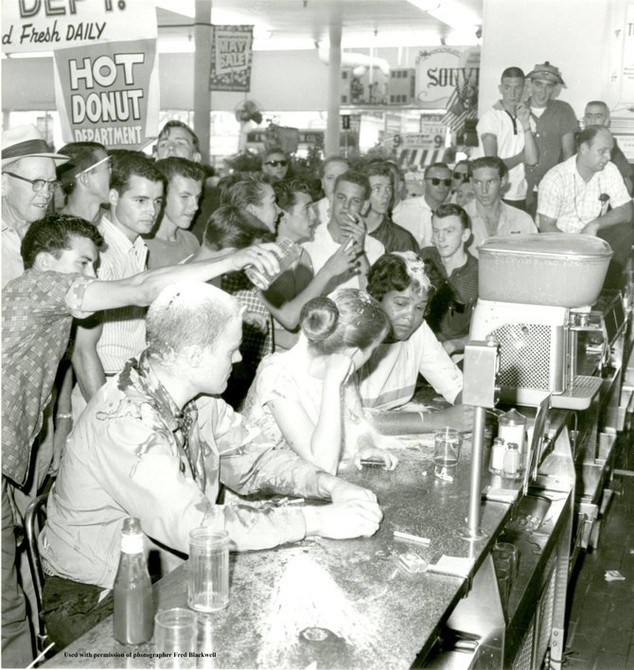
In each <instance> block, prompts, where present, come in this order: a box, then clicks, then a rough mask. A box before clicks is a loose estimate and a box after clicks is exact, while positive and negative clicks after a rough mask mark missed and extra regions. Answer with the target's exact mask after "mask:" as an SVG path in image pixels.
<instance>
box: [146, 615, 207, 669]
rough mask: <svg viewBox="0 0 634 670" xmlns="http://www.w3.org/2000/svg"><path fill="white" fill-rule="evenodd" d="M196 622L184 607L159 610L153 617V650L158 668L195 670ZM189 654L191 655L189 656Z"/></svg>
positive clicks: (195, 616)
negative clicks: (193, 669)
mask: <svg viewBox="0 0 634 670" xmlns="http://www.w3.org/2000/svg"><path fill="white" fill-rule="evenodd" d="M197 635H198V621H197V615H196V613H195V612H192V611H191V610H188V609H187V608H185V607H173V608H172V609H168V610H160V611H159V612H157V613H156V616H155V617H154V650H155V652H156V653H157V654H159V656H158V658H157V659H156V660H157V666H158V667H159V668H195V667H196V655H195V654H196V652H197V650H198V640H197ZM190 654H191V655H190Z"/></svg>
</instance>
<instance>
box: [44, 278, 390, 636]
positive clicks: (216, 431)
mask: <svg viewBox="0 0 634 670" xmlns="http://www.w3.org/2000/svg"><path fill="white" fill-rule="evenodd" d="M240 312H241V308H240V305H239V303H238V302H237V300H236V299H235V298H233V297H232V296H230V295H228V294H226V293H224V292H222V291H221V290H219V289H217V288H216V287H214V286H210V285H208V284H205V283H203V282H177V283H175V284H173V285H172V286H170V287H169V288H167V289H165V290H164V291H162V292H161V294H160V295H159V296H158V298H157V299H156V300H155V301H154V302H153V303H152V305H151V306H150V308H149V310H148V313H147V316H146V338H147V348H146V349H145V350H144V351H143V353H142V354H141V355H140V357H139V359H138V360H136V359H130V361H128V363H127V364H126V366H125V368H124V369H123V370H122V372H121V373H119V375H117V376H116V377H113V378H112V379H111V380H108V382H107V383H106V384H105V385H104V386H103V387H102V388H101V389H99V391H98V392H97V393H96V394H95V396H94V397H93V398H92V400H91V401H90V403H89V404H88V406H87V407H86V409H85V410H84V412H83V414H82V415H81V417H80V418H79V420H78V422H77V424H76V425H75V428H74V430H73V431H72V433H71V434H70V436H69V438H68V442H67V445H66V451H65V453H64V455H63V457H62V462H61V466H60V470H59V474H58V477H57V480H56V482H55V484H54V486H53V488H52V490H51V494H50V496H49V501H48V518H47V521H46V525H45V527H44V529H43V531H42V533H41V534H40V538H39V546H40V552H41V555H42V559H43V564H44V570H45V573H46V575H47V577H46V580H45V583H44V594H43V599H44V617H45V620H46V624H47V629H48V633H49V635H50V636H51V638H52V639H53V641H55V642H56V644H57V645H58V647H61V646H65V645H66V644H68V643H70V642H71V641H72V640H73V639H76V638H77V637H79V636H80V635H81V634H82V633H84V632H85V631H87V630H88V629H90V628H91V627H92V626H94V625H95V624H96V623H97V622H98V621H99V620H100V619H102V618H103V617H104V616H106V615H107V614H109V613H110V612H111V611H112V597H111V595H106V594H107V590H109V589H111V588H112V586H113V582H114V578H115V573H116V570H117V563H118V556H119V537H120V533H121V527H122V524H123V521H124V519H125V518H126V517H128V516H135V517H138V518H139V519H140V522H141V527H142V528H143V531H144V533H145V534H146V536H147V537H148V538H149V540H150V544H151V545H152V546H154V547H155V548H157V549H159V552H160V555H161V561H162V567H163V568H164V571H168V570H169V569H171V568H174V567H176V564H178V563H180V562H181V559H182V555H183V554H186V553H187V552H188V536H189V532H190V531H191V530H192V529H193V528H196V527H199V526H210V527H212V528H216V529H219V530H221V529H222V530H226V531H227V533H228V534H229V537H230V539H231V541H232V546H233V548H234V549H237V550H238V551H241V550H253V549H265V548H268V547H275V546H277V545H279V544H283V543H286V542H293V541H297V540H301V539H303V538H304V537H306V536H309V535H319V536H322V537H330V538H335V539H340V538H351V537H360V536H370V535H372V534H373V533H375V532H376V530H377V529H378V527H379V523H380V521H381V517H382V513H381V510H380V508H379V506H378V504H377V502H376V497H375V496H374V494H373V493H372V492H371V491H368V490H366V489H364V488H361V487H358V486H355V485H353V484H349V483H347V482H344V481H343V480H341V479H338V478H336V477H333V476H332V475H330V474H327V473H326V472H324V471H323V470H320V469H319V468H317V467H315V466H314V465H312V464H311V463H308V462H306V461H305V460H303V459H301V458H299V457H296V456H295V455H294V454H290V453H289V452H288V451H287V450H285V451H281V450H279V449H273V448H272V443H271V442H270V441H269V440H267V439H266V438H265V437H264V436H263V435H262V434H261V433H260V431H259V430H258V429H257V428H256V427H254V426H251V425H249V424H248V422H247V421H245V420H243V418H242V416H241V415H239V414H237V413H235V412H234V411H233V410H232V409H231V408H230V407H229V406H228V405H227V404H226V403H225V402H224V401H223V400H221V399H220V398H218V397H216V396H217V395H218V394H220V393H222V391H223V390H224V388H225V386H226V384H227V379H228V377H229V374H230V372H231V365H232V363H233V362H235V361H237V360H238V359H239V353H238V347H239V344H240V338H241V334H242V318H241V314H240ZM220 482H222V483H224V484H225V486H227V487H229V488H230V489H232V490H234V491H235V492H237V493H239V494H251V493H255V492H258V491H264V492H266V493H279V494H282V495H298V496H303V497H306V498H322V499H327V498H330V500H331V501H332V504H330V505H320V506H305V507H302V508H299V507H297V506H289V507H283V506H282V507H275V508H273V509H271V508H270V506H266V508H255V507H250V506H248V505H239V506H238V505H217V504H216V499H217V495H218V489H219V485H220ZM271 560H274V559H273V558H272V559H271ZM104 591H106V593H104Z"/></svg>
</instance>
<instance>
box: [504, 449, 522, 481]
mask: <svg viewBox="0 0 634 670" xmlns="http://www.w3.org/2000/svg"><path fill="white" fill-rule="evenodd" d="M519 468H520V451H519V446H518V444H517V443H516V442H509V443H508V444H507V445H506V451H505V452H504V476H505V477H516V476H517V474H518V472H519Z"/></svg>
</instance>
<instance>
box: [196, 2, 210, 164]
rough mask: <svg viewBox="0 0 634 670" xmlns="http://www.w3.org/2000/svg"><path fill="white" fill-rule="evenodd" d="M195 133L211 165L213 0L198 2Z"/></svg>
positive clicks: (203, 157) (201, 151)
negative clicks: (210, 89) (210, 87)
mask: <svg viewBox="0 0 634 670" xmlns="http://www.w3.org/2000/svg"><path fill="white" fill-rule="evenodd" d="M194 44H195V49H196V52H195V53H194V132H195V133H196V135H198V139H199V140H200V154H201V160H202V162H203V163H209V144H210V137H209V128H210V125H211V93H210V91H209V74H210V71H211V48H212V45H211V0H196V23H195V24H194Z"/></svg>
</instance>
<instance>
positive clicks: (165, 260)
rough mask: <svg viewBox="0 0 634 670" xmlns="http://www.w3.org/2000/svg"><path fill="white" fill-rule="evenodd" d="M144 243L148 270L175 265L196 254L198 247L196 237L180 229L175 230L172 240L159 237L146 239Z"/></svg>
mask: <svg viewBox="0 0 634 670" xmlns="http://www.w3.org/2000/svg"><path fill="white" fill-rule="evenodd" d="M144 241H145V246H146V247H147V249H148V257H147V267H148V270H154V268H164V267H167V266H168V265H177V264H178V263H180V262H181V261H182V260H183V259H185V258H187V257H188V256H191V255H192V254H193V253H196V251H198V249H199V247H200V243H199V242H198V240H197V239H196V236H195V235H194V234H193V233H190V232H189V230H182V229H181V228H177V230H176V239H174V240H164V239H163V238H161V237H148V238H146V239H145V240H144Z"/></svg>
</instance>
